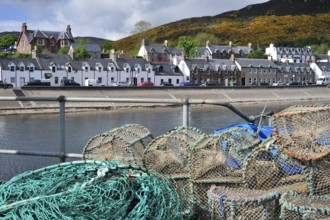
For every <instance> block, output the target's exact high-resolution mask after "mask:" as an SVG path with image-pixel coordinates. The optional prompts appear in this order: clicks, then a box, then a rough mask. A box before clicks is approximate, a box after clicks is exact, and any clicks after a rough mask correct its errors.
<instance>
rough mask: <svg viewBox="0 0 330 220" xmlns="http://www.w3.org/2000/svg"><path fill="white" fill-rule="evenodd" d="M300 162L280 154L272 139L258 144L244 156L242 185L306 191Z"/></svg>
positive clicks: (274, 189) (256, 187)
mask: <svg viewBox="0 0 330 220" xmlns="http://www.w3.org/2000/svg"><path fill="white" fill-rule="evenodd" d="M303 168H304V167H303V166H302V164H301V163H300V162H299V161H297V160H295V159H293V158H290V157H289V156H287V155H285V154H282V152H281V151H280V150H279V147H278V145H277V144H276V141H275V140H274V139H270V140H268V141H267V142H265V143H263V144H261V145H259V146H258V147H257V148H255V149H254V150H253V152H252V153H251V154H250V155H249V156H248V157H247V158H246V161H245V165H244V168H243V170H244V172H243V178H244V186H245V187H246V188H249V189H261V190H273V191H279V192H284V191H286V190H290V189H295V190H299V191H301V192H306V191H307V182H306V180H304V175H303Z"/></svg>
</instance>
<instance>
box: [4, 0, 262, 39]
mask: <svg viewBox="0 0 330 220" xmlns="http://www.w3.org/2000/svg"><path fill="white" fill-rule="evenodd" d="M267 1H268V0H0V32H3V31H20V30H21V26H22V23H23V22H26V23H27V26H28V29H31V30H38V29H39V30H45V31H65V29H66V26H67V25H68V24H70V25H71V28H72V33H73V35H74V36H75V37H77V36H93V37H100V38H106V39H109V40H118V39H121V38H124V37H126V36H129V35H130V34H131V32H132V30H133V29H134V24H135V23H136V22H138V21H140V20H146V21H148V22H150V23H151V25H152V27H156V26H159V25H162V24H167V23H170V22H173V21H177V20H181V19H184V18H192V17H202V16H213V15H217V14H221V13H223V12H227V11H231V10H238V9H241V8H243V7H245V6H247V5H251V4H258V3H263V2H267Z"/></svg>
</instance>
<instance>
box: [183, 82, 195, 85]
mask: <svg viewBox="0 0 330 220" xmlns="http://www.w3.org/2000/svg"><path fill="white" fill-rule="evenodd" d="M179 86H195V85H194V84H192V83H190V82H180V84H179Z"/></svg>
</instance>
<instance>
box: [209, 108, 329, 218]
mask: <svg viewBox="0 0 330 220" xmlns="http://www.w3.org/2000/svg"><path fill="white" fill-rule="evenodd" d="M329 119H330V107H329V106H293V107H291V108H288V109H286V110H284V111H282V112H280V113H278V114H276V115H274V119H273V127H274V133H273V135H271V136H270V137H269V138H268V139H267V140H266V141H265V142H263V143H261V144H260V145H259V146H258V147H256V148H254V149H253V150H252V152H251V153H249V154H248V156H247V157H246V158H245V160H244V163H243V168H242V171H243V172H242V173H243V182H242V186H241V187H239V188H233V187H226V188H224V187H221V186H218V185H217V186H216V187H215V186H214V187H213V188H211V189H210V190H209V191H208V198H209V207H210V213H211V216H212V219H226V218H227V217H228V216H230V218H231V219H279V218H284V219H307V217H308V219H318V218H329V212H328V211H327V210H329V209H328V208H329V207H328V204H327V203H328V202H329V197H328V196H324V195H329V190H330V182H329V180H330V179H329V174H330V169H329V168H330V164H329V144H330V120H329ZM293 190H294V191H295V193H294V194H289V193H287V192H290V191H293ZM275 195H278V196H275ZM282 195H283V196H282ZM280 196H281V197H280ZM279 198H281V200H280V201H281V203H279ZM300 209H301V210H304V214H301V213H300V211H299V210H300ZM313 216H314V217H313ZM315 216H317V218H315Z"/></svg>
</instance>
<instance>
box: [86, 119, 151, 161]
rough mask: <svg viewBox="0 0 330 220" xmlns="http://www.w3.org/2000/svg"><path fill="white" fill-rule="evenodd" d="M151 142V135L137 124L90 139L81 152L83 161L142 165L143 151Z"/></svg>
mask: <svg viewBox="0 0 330 220" xmlns="http://www.w3.org/2000/svg"><path fill="white" fill-rule="evenodd" d="M152 140H153V135H152V134H151V133H150V131H149V130H148V129H147V128H145V127H143V126H141V125H138V124H128V125H124V126H121V127H119V128H115V129H113V130H111V131H109V132H105V133H103V134H99V135H96V136H94V137H92V138H91V139H90V140H89V141H88V142H87V144H86V146H85V148H84V150H83V159H84V160H106V161H110V160H115V161H119V162H123V163H134V164H138V165H144V164H143V154H144V149H145V148H146V146H147V145H148V144H149V142H151V141H152Z"/></svg>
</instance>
